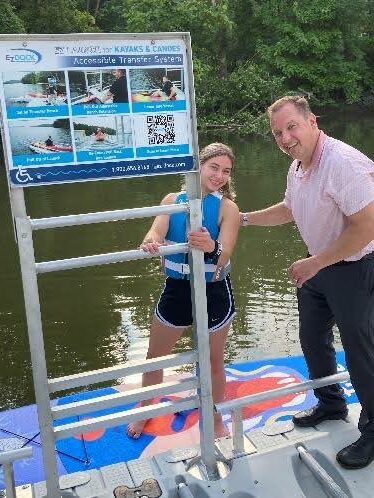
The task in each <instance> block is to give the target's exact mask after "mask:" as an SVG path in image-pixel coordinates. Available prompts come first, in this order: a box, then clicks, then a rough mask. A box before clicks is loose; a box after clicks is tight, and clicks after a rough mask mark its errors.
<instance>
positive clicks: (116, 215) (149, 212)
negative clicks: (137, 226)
mask: <svg viewBox="0 0 374 498" xmlns="http://www.w3.org/2000/svg"><path fill="white" fill-rule="evenodd" d="M186 212H188V204H187V203H180V204H167V205H163V206H150V207H143V208H132V209H117V210H115V211H102V212H97V213H84V214H71V215H68V216H55V217H51V218H34V219H30V223H31V229H32V230H45V229H48V228H62V227H69V226H77V225H88V224H90V223H105V222H108V221H120V220H130V219H135V218H153V217H154V216H158V215H160V214H173V213H186Z"/></svg>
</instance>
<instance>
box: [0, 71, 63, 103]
mask: <svg viewBox="0 0 374 498" xmlns="http://www.w3.org/2000/svg"><path fill="white" fill-rule="evenodd" d="M2 77H3V82H4V95H5V103H6V106H7V109H9V108H13V107H44V106H61V105H67V96H66V83H65V75H64V73H63V72H62V71H39V72H36V71H34V72H22V71H17V72H6V73H3V74H2Z"/></svg>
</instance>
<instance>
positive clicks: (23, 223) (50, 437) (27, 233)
mask: <svg viewBox="0 0 374 498" xmlns="http://www.w3.org/2000/svg"><path fill="white" fill-rule="evenodd" d="M16 230H17V236H18V249H19V255H20V263H21V273H22V284H23V292H24V297H25V308H26V318H27V328H28V334H29V343H30V353H31V362H32V373H33V379H34V387H35V397H36V402H37V406H38V419H39V427H40V435H41V440H42V449H43V462H44V471H45V474H46V484H47V496H48V498H60V496H61V492H60V490H59V482H58V472H57V462H56V456H55V444H54V434H53V420H52V413H51V409H50V400H49V394H48V376H47V365H46V361H45V351H44V340H43V329H42V320H41V314H40V303H39V291H38V282H37V277H36V270H35V255H34V246H33V241H32V230H31V224H30V220H28V219H24V218H16Z"/></svg>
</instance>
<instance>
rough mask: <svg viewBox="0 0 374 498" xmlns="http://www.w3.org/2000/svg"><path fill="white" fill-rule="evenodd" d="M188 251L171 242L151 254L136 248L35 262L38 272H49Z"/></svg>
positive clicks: (185, 245) (186, 248)
mask: <svg viewBox="0 0 374 498" xmlns="http://www.w3.org/2000/svg"><path fill="white" fill-rule="evenodd" d="M188 251H189V245H188V244H171V245H168V246H161V247H160V248H159V252H158V253H157V254H151V253H149V252H146V251H142V250H141V249H134V250H131V251H119V252H110V253H107V254H94V255H92V256H80V257H78V258H69V259H56V260H54V261H45V262H40V263H35V269H36V273H49V272H52V271H60V270H71V269H73V268H86V267H88V266H97V265H105V264H113V263H122V262H124V261H135V260H137V259H150V258H154V257H160V256H168V255H169V254H180V253H187V252H188Z"/></svg>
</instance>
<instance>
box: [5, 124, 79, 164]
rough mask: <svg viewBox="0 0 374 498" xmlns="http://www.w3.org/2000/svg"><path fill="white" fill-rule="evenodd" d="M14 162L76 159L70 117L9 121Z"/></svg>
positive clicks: (35, 162)
mask: <svg viewBox="0 0 374 498" xmlns="http://www.w3.org/2000/svg"><path fill="white" fill-rule="evenodd" d="M9 136H10V144H11V150H12V161H13V166H41V165H44V164H65V163H71V162H73V160H74V156H73V146H72V140H71V134H70V125H69V120H68V119H56V120H55V119H38V120H33V121H23V120H14V121H9Z"/></svg>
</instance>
